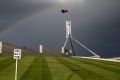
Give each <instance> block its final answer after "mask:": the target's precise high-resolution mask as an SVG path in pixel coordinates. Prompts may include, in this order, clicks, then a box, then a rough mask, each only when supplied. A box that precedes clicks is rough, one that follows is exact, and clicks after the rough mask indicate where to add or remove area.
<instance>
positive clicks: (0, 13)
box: [0, 0, 54, 31]
mask: <svg viewBox="0 0 120 80" xmlns="http://www.w3.org/2000/svg"><path fill="white" fill-rule="evenodd" d="M53 6H54V4H52V3H48V2H44V1H39V2H38V3H37V2H35V0H34V1H33V2H29V1H28V0H0V31H1V30H4V29H6V28H7V26H9V25H11V24H13V23H14V22H15V21H18V20H20V19H22V18H24V17H27V16H29V15H30V14H32V13H34V12H36V11H43V10H45V9H47V8H50V7H53Z"/></svg>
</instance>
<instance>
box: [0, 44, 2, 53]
mask: <svg viewBox="0 0 120 80" xmlns="http://www.w3.org/2000/svg"><path fill="white" fill-rule="evenodd" d="M1 53H2V42H0V54H1Z"/></svg>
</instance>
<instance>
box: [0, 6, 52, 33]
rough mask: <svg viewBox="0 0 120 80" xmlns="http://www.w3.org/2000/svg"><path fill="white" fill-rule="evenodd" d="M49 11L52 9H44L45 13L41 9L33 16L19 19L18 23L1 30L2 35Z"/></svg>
mask: <svg viewBox="0 0 120 80" xmlns="http://www.w3.org/2000/svg"><path fill="white" fill-rule="evenodd" d="M49 10H50V7H49V8H46V9H44V10H43V11H41V9H39V10H37V11H34V12H33V13H31V14H29V15H27V16H25V17H23V18H21V19H19V20H16V21H14V22H12V23H10V24H9V25H8V26H5V28H4V29H1V30H0V35H2V34H4V33H7V31H8V30H10V29H12V28H14V27H16V26H18V25H20V24H22V23H23V22H26V21H28V20H30V19H32V18H33V17H35V16H37V15H40V13H42V12H44V13H45V12H48V11H49Z"/></svg>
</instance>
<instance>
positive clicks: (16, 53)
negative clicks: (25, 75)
mask: <svg viewBox="0 0 120 80" xmlns="http://www.w3.org/2000/svg"><path fill="white" fill-rule="evenodd" d="M14 59H16V68H15V80H17V72H18V59H21V49H14Z"/></svg>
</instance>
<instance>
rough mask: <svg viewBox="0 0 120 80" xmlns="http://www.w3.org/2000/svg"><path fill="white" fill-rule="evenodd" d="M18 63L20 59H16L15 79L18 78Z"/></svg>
mask: <svg viewBox="0 0 120 80" xmlns="http://www.w3.org/2000/svg"><path fill="white" fill-rule="evenodd" d="M17 65H18V59H16V68H15V80H17Z"/></svg>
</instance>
